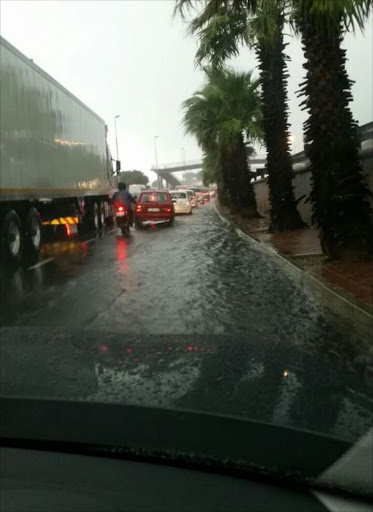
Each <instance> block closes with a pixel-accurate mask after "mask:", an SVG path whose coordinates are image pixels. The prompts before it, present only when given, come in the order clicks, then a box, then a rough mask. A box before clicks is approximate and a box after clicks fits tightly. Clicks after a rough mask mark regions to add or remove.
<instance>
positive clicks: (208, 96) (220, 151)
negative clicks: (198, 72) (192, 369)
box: [183, 68, 261, 216]
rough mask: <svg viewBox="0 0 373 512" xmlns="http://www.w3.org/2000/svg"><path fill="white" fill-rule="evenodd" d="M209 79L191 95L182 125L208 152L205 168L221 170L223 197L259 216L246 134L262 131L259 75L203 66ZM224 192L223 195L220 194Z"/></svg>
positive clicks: (252, 137) (250, 137) (256, 135)
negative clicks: (253, 77)
mask: <svg viewBox="0 0 373 512" xmlns="http://www.w3.org/2000/svg"><path fill="white" fill-rule="evenodd" d="M204 71H205V74H206V78H207V83H206V84H205V86H204V87H203V89H202V90H201V91H197V92H196V93H194V95H193V96H192V97H191V98H189V99H187V100H186V101H185V102H184V104H183V106H184V110H185V115H184V125H185V127H186V130H187V132H188V133H190V134H193V135H195V136H196V138H197V140H198V142H199V144H200V146H201V147H202V149H203V150H204V153H205V161H204V163H205V166H204V167H205V172H206V168H207V169H210V171H211V170H213V172H214V173H218V175H219V176H220V178H221V179H220V180H218V181H219V185H220V190H221V188H222V186H224V188H225V189H226V194H223V201H224V200H225V201H228V202H229V203H230V205H231V206H232V207H233V208H234V207H238V209H239V210H240V211H241V212H242V213H244V214H245V215H247V216H257V215H258V213H257V209H256V200H255V193H254V189H253V186H252V183H251V177H250V171H249V168H248V163H247V156H246V143H245V138H246V139H248V140H255V139H257V138H259V137H260V135H261V131H260V117H261V114H260V109H259V95H258V92H257V89H258V85H259V84H258V81H257V80H253V79H252V72H248V73H239V72H236V71H233V70H229V69H226V68H220V69H213V68H204ZM220 197H221V196H220Z"/></svg>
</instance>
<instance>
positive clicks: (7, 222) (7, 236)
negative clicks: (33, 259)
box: [1, 210, 24, 264]
mask: <svg viewBox="0 0 373 512" xmlns="http://www.w3.org/2000/svg"><path fill="white" fill-rule="evenodd" d="M23 245H24V236H23V231H22V223H21V219H20V218H19V216H18V215H17V213H16V212H15V211H14V210H9V211H8V212H7V213H6V214H5V217H4V220H3V223H2V225H1V249H2V255H3V258H4V260H5V261H6V262H8V263H15V264H19V263H20V262H21V259H22V254H23Z"/></svg>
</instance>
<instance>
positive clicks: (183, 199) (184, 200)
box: [170, 190, 193, 215]
mask: <svg viewBox="0 0 373 512" xmlns="http://www.w3.org/2000/svg"><path fill="white" fill-rule="evenodd" d="M170 194H171V198H172V202H173V205H174V210H175V213H188V214H189V215H190V214H191V213H192V211H193V207H192V204H191V202H190V201H189V198H188V195H187V193H186V191H184V190H171V191H170Z"/></svg>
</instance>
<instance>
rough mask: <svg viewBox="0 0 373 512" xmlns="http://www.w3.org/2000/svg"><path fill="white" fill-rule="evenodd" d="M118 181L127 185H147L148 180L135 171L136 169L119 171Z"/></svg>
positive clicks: (141, 173) (140, 172) (144, 175)
mask: <svg viewBox="0 0 373 512" xmlns="http://www.w3.org/2000/svg"><path fill="white" fill-rule="evenodd" d="M119 180H120V181H124V183H125V184H126V185H127V186H129V185H135V184H137V185H148V183H149V178H148V177H147V176H146V174H144V173H143V172H142V171H137V170H136V169H135V170H133V171H121V172H120V173H119Z"/></svg>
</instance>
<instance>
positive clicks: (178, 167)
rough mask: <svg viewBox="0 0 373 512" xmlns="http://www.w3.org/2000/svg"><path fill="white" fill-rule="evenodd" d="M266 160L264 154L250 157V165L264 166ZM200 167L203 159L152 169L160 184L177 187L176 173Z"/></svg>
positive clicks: (178, 183) (178, 182)
mask: <svg viewBox="0 0 373 512" xmlns="http://www.w3.org/2000/svg"><path fill="white" fill-rule="evenodd" d="M265 162H266V157H265V156H264V155H263V156H258V157H254V158H250V160H249V164H250V166H255V167H257V166H258V165H262V166H264V165H265ZM199 169H202V160H187V161H186V162H173V163H169V164H165V165H163V166H158V167H156V166H153V167H152V168H151V171H153V172H155V173H156V174H157V176H158V179H159V181H160V182H161V183H160V186H163V181H165V182H166V187H167V186H168V185H171V187H175V186H176V185H180V181H179V180H178V179H177V178H176V177H175V176H174V173H178V172H187V171H195V170H199ZM254 173H255V171H254ZM167 188H168V187H167Z"/></svg>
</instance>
